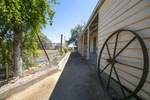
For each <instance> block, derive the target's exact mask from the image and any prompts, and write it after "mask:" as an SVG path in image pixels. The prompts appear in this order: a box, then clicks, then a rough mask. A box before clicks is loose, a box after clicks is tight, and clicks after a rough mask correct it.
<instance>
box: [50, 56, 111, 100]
mask: <svg viewBox="0 0 150 100" xmlns="http://www.w3.org/2000/svg"><path fill="white" fill-rule="evenodd" d="M49 100H111V99H110V97H108V95H107V94H106V93H105V92H104V90H103V89H102V87H101V86H100V83H99V79H98V76H97V73H96V72H95V71H94V70H92V68H91V67H90V66H89V65H88V64H87V61H86V60H84V59H82V57H81V56H80V55H79V54H77V53H72V54H71V56H70V59H69V61H68V63H67V65H66V67H65V68H64V70H63V72H62V74H61V76H60V78H59V80H58V82H57V84H56V87H55V89H54V91H53V93H52V95H51V97H50V99H49Z"/></svg>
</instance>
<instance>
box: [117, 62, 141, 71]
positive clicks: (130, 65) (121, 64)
mask: <svg viewBox="0 0 150 100" xmlns="http://www.w3.org/2000/svg"><path fill="white" fill-rule="evenodd" d="M117 63H118V64H121V65H125V66H127V67H132V68H135V69H139V70H143V69H142V68H138V67H135V66H133V65H129V64H125V63H122V62H118V61H117Z"/></svg>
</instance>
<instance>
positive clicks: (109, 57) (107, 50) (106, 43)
mask: <svg viewBox="0 0 150 100" xmlns="http://www.w3.org/2000/svg"><path fill="white" fill-rule="evenodd" d="M106 47H107V51H108V55H109V58H111V55H110V51H109V47H108V44H107V43H106Z"/></svg>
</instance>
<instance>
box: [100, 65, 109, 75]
mask: <svg viewBox="0 0 150 100" xmlns="http://www.w3.org/2000/svg"><path fill="white" fill-rule="evenodd" d="M108 66H109V64H107V65H106V67H105V68H104V69H103V70H102V71H101V72H100V74H102V72H103V71H104V70H105V69H106V68H107V67H108Z"/></svg>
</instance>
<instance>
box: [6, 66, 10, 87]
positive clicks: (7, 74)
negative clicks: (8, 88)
mask: <svg viewBox="0 0 150 100" xmlns="http://www.w3.org/2000/svg"><path fill="white" fill-rule="evenodd" d="M8 71H9V70H8V65H6V79H7V84H8V81H9V72H8Z"/></svg>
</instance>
